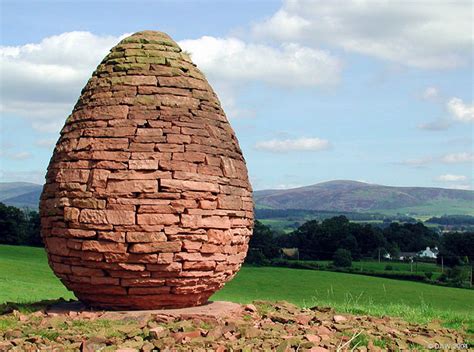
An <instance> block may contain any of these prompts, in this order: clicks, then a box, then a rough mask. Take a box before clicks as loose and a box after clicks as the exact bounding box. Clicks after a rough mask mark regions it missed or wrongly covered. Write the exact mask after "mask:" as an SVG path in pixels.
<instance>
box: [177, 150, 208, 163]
mask: <svg viewBox="0 0 474 352" xmlns="http://www.w3.org/2000/svg"><path fill="white" fill-rule="evenodd" d="M205 158H206V154H205V153H200V152H185V153H173V157H172V160H181V161H188V162H191V163H203V162H204V160H205Z"/></svg>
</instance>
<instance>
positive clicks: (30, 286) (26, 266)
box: [0, 245, 474, 328]
mask: <svg viewBox="0 0 474 352" xmlns="http://www.w3.org/2000/svg"><path fill="white" fill-rule="evenodd" d="M60 297H64V298H66V299H69V298H73V297H74V296H73V295H72V294H71V293H70V292H68V291H67V290H66V289H65V288H64V287H63V286H62V284H61V282H60V281H59V280H58V279H56V277H55V276H54V275H53V273H52V272H51V270H50V269H49V266H48V263H47V260H46V255H45V253H44V251H43V249H41V248H32V247H18V246H3V245H2V246H0V304H2V303H5V302H19V303H28V302H37V301H41V300H47V299H58V298H60ZM212 299H213V300H228V301H233V302H239V303H247V302H251V301H254V300H269V301H278V300H286V301H289V302H292V303H295V304H297V305H299V306H307V307H311V306H314V305H320V306H332V307H334V308H335V309H336V310H338V311H341V312H348V313H355V314H372V315H391V316H400V317H402V318H405V319H409V320H413V321H420V322H426V321H429V320H431V319H441V320H442V321H444V322H445V323H446V324H448V325H451V326H457V327H459V326H460V325H466V324H467V325H468V326H470V327H471V328H472V327H473V325H474V319H473V318H472V317H474V290H467V289H459V288H450V287H440V286H433V285H427V284H423V283H415V282H410V281H400V280H391V279H383V278H377V277H369V276H363V275H352V274H345V273H334V272H327V271H316V270H301V269H289V268H272V267H244V268H243V269H242V270H241V271H240V272H239V273H238V275H237V276H236V278H235V279H234V280H233V281H231V282H230V283H228V284H227V285H226V287H225V288H224V289H223V290H221V291H219V292H218V293H216V294H215V295H214V296H213V297H212Z"/></svg>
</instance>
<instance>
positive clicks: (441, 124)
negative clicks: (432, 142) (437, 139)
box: [418, 119, 451, 131]
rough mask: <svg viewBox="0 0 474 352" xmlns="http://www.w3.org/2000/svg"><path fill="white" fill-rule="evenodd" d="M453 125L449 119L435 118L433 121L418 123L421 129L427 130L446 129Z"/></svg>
mask: <svg viewBox="0 0 474 352" xmlns="http://www.w3.org/2000/svg"><path fill="white" fill-rule="evenodd" d="M449 127H451V122H450V121H449V120H442V119H440V120H435V121H431V122H425V123H422V124H419V125H418V128H419V129H420V130H425V131H445V130H447V129H448V128H449Z"/></svg>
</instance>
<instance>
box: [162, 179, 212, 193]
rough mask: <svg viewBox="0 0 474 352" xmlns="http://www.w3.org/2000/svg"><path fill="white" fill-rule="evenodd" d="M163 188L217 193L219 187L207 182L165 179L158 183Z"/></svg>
mask: <svg viewBox="0 0 474 352" xmlns="http://www.w3.org/2000/svg"><path fill="white" fill-rule="evenodd" d="M160 185H161V187H163V188H171V189H179V190H190V191H204V192H219V186H218V185H216V184H213V183H208V182H195V181H183V180H173V179H166V180H161V183H160Z"/></svg>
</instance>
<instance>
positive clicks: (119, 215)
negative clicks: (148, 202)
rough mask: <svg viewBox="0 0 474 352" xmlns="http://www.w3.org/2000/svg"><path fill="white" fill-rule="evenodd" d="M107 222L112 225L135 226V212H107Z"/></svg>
mask: <svg viewBox="0 0 474 352" xmlns="http://www.w3.org/2000/svg"><path fill="white" fill-rule="evenodd" d="M105 213H106V216H107V221H108V223H109V224H112V225H133V224H135V212H134V211H127V210H105Z"/></svg>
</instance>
